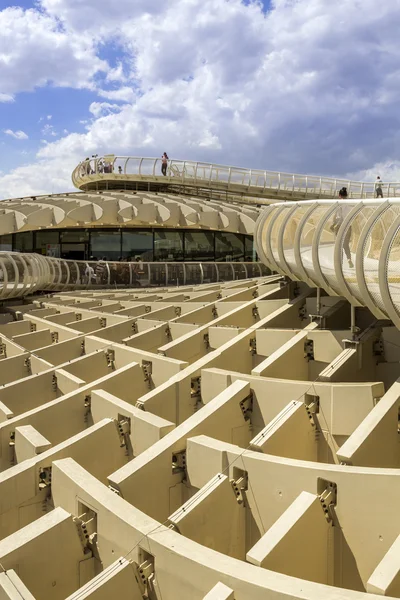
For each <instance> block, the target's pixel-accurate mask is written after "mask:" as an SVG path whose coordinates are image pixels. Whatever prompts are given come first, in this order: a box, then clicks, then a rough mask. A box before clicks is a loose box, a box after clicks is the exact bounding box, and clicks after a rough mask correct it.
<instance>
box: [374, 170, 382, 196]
mask: <svg viewBox="0 0 400 600" xmlns="http://www.w3.org/2000/svg"><path fill="white" fill-rule="evenodd" d="M382 186H383V181H382V180H381V178H380V177H379V175H378V177H377V178H376V181H375V195H376V197H377V198H383V190H382Z"/></svg>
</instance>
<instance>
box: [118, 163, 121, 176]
mask: <svg viewBox="0 0 400 600" xmlns="http://www.w3.org/2000/svg"><path fill="white" fill-rule="evenodd" d="M118 173H119V174H120V175H122V167H121V165H120V166H119V167H118Z"/></svg>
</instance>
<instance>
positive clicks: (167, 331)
mask: <svg viewBox="0 0 400 600" xmlns="http://www.w3.org/2000/svg"><path fill="white" fill-rule="evenodd" d="M165 337H166V338H167V340H168V342H171V341H172V335H171V329H170V327H169V325H167V326H166V328H165Z"/></svg>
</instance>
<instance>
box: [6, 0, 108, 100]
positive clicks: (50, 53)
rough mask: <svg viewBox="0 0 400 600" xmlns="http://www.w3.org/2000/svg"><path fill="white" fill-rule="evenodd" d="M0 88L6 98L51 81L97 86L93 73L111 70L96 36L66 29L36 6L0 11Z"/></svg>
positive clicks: (66, 84)
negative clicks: (97, 46)
mask: <svg viewBox="0 0 400 600" xmlns="http://www.w3.org/2000/svg"><path fill="white" fill-rule="evenodd" d="M0 31H1V36H0V90H1V93H2V97H3V98H5V99H7V98H11V99H12V97H13V95H14V94H16V93H18V92H21V91H32V90H34V88H35V87H38V86H44V85H46V84H48V83H52V84H53V85H56V86H68V87H73V88H85V87H86V88H94V87H95V84H94V82H93V78H94V76H95V75H96V74H97V73H99V72H101V71H104V72H107V71H108V65H107V64H106V62H105V61H103V60H101V59H100V58H98V57H97V56H96V52H95V43H94V40H93V39H90V38H87V37H86V36H81V35H79V34H78V33H76V32H73V31H68V32H67V31H65V30H64V29H63V28H62V27H60V23H59V21H58V20H57V19H56V18H54V17H51V16H49V15H46V14H45V13H42V12H39V11H38V10H35V9H29V10H23V9H22V8H19V7H10V8H6V9H4V10H2V11H0Z"/></svg>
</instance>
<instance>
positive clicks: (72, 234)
mask: <svg viewBox="0 0 400 600" xmlns="http://www.w3.org/2000/svg"><path fill="white" fill-rule="evenodd" d="M60 236H61V243H64V244H65V243H77V244H78V243H79V242H88V241H89V232H88V231H85V230H84V229H67V230H66V231H61V233H60Z"/></svg>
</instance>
